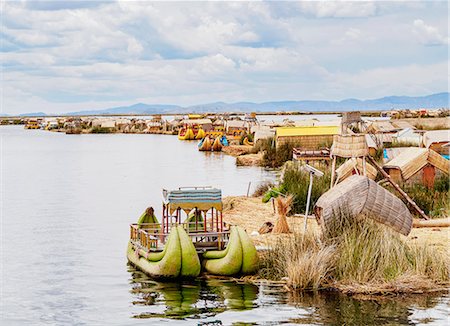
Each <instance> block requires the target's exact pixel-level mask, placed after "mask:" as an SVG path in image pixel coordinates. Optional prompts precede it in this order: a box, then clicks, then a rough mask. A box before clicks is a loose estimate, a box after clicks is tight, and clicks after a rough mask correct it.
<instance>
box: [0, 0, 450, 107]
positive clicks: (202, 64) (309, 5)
mask: <svg viewBox="0 0 450 326" xmlns="http://www.w3.org/2000/svg"><path fill="white" fill-rule="evenodd" d="M92 3H93V2H86V3H85V2H84V1H83V2H79V3H69V2H67V3H56V2H39V3H34V2H27V1H20V2H12V1H11V2H9V1H8V2H5V3H4V4H3V9H4V10H3V17H2V18H3V20H2V22H1V27H2V37H3V38H4V42H3V48H2V49H1V51H0V60H2V63H3V68H4V69H3V77H4V79H3V82H4V84H5V85H7V87H4V88H3V101H2V110H3V111H4V112H6V113H18V112H30V111H47V112H68V111H74V110H81V109H90V108H102V107H103V108H104V107H109V106H118V105H129V104H133V103H136V102H149V103H158V102H160V103H173V104H178V105H193V104H198V103H204V102H214V101H259V102H261V101H269V100H285V99H339V98H345V97H360V98H365V97H375V96H384V95H392V94H399V95H401V94H406V95H415V94H414V92H420V91H427V92H438V91H442V90H443V89H446V87H447V81H446V74H445V71H446V70H441V71H438V69H437V68H436V67H437V66H436V64H437V63H440V66H439V68H440V69H442V68H443V67H444V66H445V64H442V62H446V61H445V60H447V56H448V53H447V49H446V47H437V46H434V47H424V46H422V45H421V44H418V42H417V41H416V39H415V38H414V37H412V35H413V33H414V34H415V33H419V34H418V35H416V36H417V37H419V35H422V34H420V33H423V30H425V31H428V34H431V35H434V39H440V38H439V37H437V36H436V35H435V34H436V33H435V32H436V31H437V32H438V31H439V30H438V28H437V27H432V28H431V30H430V29H429V27H430V26H426V25H425V23H424V21H428V19H429V17H433V19H434V20H433V24H434V25H436V26H443V25H444V24H446V23H447V20H448V18H447V16H446V15H445V13H446V11H445V10H443V9H444V8H443V7H445V6H444V5H442V4H439V3H436V4H433V5H432V6H431V5H425V6H424V5H422V4H420V6H409V5H407V4H408V2H406V3H405V5H403V4H397V3H396V4H395V5H392V4H390V5H387V4H386V3H384V2H383V3H379V2H374V1H372V2H370V1H369V2H342V1H338V2H300V3H297V2H277V3H275V2H189V3H184V2H176V3H174V2H150V3H149V2H135V1H118V2H103V3H99V4H98V5H95V6H94V5H91V4H92ZM361 17H364V19H358V18H361ZM417 17H419V18H420V19H418V18H417ZM344 18H345V19H344ZM347 18H349V19H347ZM350 18H351V19H350ZM414 19H416V21H417V20H419V21H421V22H422V25H421V23H420V22H419V23H417V25H418V26H414V28H416V29H417V28H418V29H419V31H413V30H411V21H414ZM424 27H426V28H424ZM433 28H434V30H433ZM420 29H422V30H420ZM437 35H438V36H440V37H441V38H444V39H445V37H444V36H442V35H441V34H439V32H438V33H437ZM441 41H442V39H441ZM429 71H432V72H433V73H429ZM420 74H423V76H427V79H424V78H420ZM393 81H395V82H393ZM383 92H385V93H384V94H381V93H383Z"/></svg>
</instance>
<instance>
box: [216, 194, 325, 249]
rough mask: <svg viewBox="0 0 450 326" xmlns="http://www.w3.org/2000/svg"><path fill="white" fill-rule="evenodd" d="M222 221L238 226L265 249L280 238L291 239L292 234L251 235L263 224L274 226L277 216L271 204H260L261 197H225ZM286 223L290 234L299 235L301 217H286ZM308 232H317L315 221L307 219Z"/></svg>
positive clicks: (301, 222)
mask: <svg viewBox="0 0 450 326" xmlns="http://www.w3.org/2000/svg"><path fill="white" fill-rule="evenodd" d="M223 204H224V205H223V207H224V211H223V219H224V221H225V222H226V223H228V224H234V225H240V226H242V227H243V228H244V229H245V230H246V231H247V233H248V234H249V235H250V236H251V238H252V240H253V242H254V243H255V245H257V246H262V247H267V246H271V245H273V244H274V243H275V242H276V241H277V240H278V239H280V238H286V239H287V238H291V237H293V234H280V235H276V234H273V233H268V234H261V235H256V236H255V235H251V234H252V232H254V231H255V232H258V230H259V229H260V227H261V226H262V225H263V224H264V223H265V222H271V223H273V224H275V221H276V219H277V215H276V214H275V213H274V211H273V206H272V203H271V202H268V203H266V204H264V203H262V202H261V197H244V196H242V197H241V196H239V197H225V198H224V199H223ZM286 221H287V223H288V225H289V229H290V230H291V231H292V232H296V233H300V232H302V230H303V217H298V216H297V217H294V216H288V217H287V218H286ZM308 230H315V231H317V232H318V230H319V226H318V224H317V222H316V220H315V219H312V218H310V219H308Z"/></svg>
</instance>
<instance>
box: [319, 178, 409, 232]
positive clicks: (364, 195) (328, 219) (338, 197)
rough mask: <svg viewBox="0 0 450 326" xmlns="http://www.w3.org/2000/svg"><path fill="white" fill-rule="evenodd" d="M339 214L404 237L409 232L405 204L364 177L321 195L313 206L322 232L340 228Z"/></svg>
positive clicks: (407, 212) (353, 179)
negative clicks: (367, 220) (364, 219)
mask: <svg viewBox="0 0 450 326" xmlns="http://www.w3.org/2000/svg"><path fill="white" fill-rule="evenodd" d="M355 194H358V195H357V196H355ZM341 212H343V213H344V214H348V215H349V217H350V218H357V217H358V216H360V215H364V216H367V217H368V218H371V219H373V220H375V221H377V222H379V223H382V224H385V225H387V226H389V227H391V228H392V229H393V230H395V231H397V232H399V233H401V234H403V235H408V234H409V233H410V232H411V228H412V216H411V213H410V212H409V210H408V208H407V207H406V205H405V204H404V203H403V202H402V201H401V200H400V199H399V198H398V197H396V196H395V195H394V194H392V193H390V192H389V191H387V190H386V189H384V188H383V187H381V186H380V185H378V184H377V183H376V182H374V181H373V180H370V179H369V178H367V177H365V176H360V175H352V176H351V177H349V178H347V179H346V180H344V181H343V182H341V183H340V184H338V185H336V186H335V187H333V188H331V189H330V190H328V191H327V192H326V193H324V194H323V195H322V196H321V197H320V198H319V199H318V200H317V203H316V205H315V206H314V214H315V215H316V218H317V220H318V222H319V224H320V226H321V228H322V230H324V231H326V230H327V229H331V228H335V227H336V226H337V225H339V221H338V219H339V218H341V215H340V213H341Z"/></svg>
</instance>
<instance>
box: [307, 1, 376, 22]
mask: <svg viewBox="0 0 450 326" xmlns="http://www.w3.org/2000/svg"><path fill="white" fill-rule="evenodd" d="M299 7H300V10H301V11H302V12H303V13H305V14H309V15H313V16H315V17H318V18H329V17H336V18H355V17H370V16H374V15H375V14H376V12H377V6H376V4H375V2H374V1H302V2H299Z"/></svg>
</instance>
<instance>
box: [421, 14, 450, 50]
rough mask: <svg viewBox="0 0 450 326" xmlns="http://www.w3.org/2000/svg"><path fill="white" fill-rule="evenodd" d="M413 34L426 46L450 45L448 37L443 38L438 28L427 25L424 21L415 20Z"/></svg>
mask: <svg viewBox="0 0 450 326" xmlns="http://www.w3.org/2000/svg"><path fill="white" fill-rule="evenodd" d="M413 32H414V34H415V35H416V36H417V38H418V39H419V41H420V42H421V43H422V44H424V45H445V44H448V43H449V38H448V36H443V35H442V34H441V33H440V32H439V30H438V29H437V28H436V27H433V26H431V25H427V24H426V23H425V22H424V21H423V20H422V19H416V20H414V23H413Z"/></svg>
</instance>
